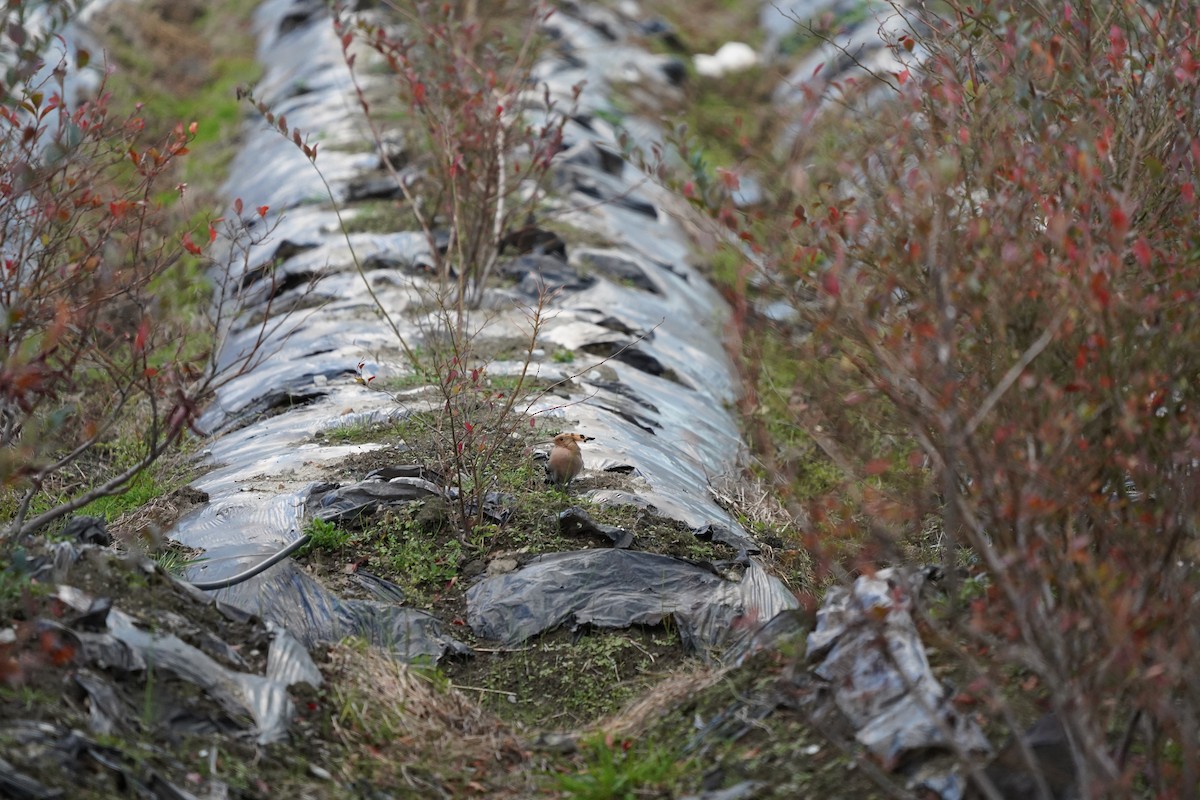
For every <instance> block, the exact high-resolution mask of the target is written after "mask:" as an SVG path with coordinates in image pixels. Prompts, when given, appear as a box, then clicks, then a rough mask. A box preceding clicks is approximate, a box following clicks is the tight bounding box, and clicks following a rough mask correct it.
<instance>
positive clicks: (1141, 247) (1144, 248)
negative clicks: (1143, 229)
mask: <svg viewBox="0 0 1200 800" xmlns="http://www.w3.org/2000/svg"><path fill="white" fill-rule="evenodd" d="M1133 254H1134V256H1135V257H1137V261H1138V264H1140V265H1142V267H1143V268H1144V267H1148V266H1150V259H1151V258H1152V257H1153V255H1154V254H1153V253H1152V252H1151V250H1150V244H1149V242H1147V241H1146V237H1145V236H1139V237H1138V240H1137V241H1136V242H1134V243H1133Z"/></svg>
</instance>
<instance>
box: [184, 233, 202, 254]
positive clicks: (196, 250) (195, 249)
mask: <svg viewBox="0 0 1200 800" xmlns="http://www.w3.org/2000/svg"><path fill="white" fill-rule="evenodd" d="M183 249H185V250H187V251H188V252H189V253H191V254H192V255H194V256H198V255H200V253H201V252H202V251H201V250H200V247H199V246H198V245H197V244H196V243H195V242H193V241H192V234H190V233H185V234H184V235H183Z"/></svg>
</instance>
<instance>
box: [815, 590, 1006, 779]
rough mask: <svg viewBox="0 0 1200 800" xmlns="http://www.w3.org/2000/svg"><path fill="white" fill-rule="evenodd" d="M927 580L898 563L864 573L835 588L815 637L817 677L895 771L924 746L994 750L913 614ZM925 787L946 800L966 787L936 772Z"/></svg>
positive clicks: (857, 732)
mask: <svg viewBox="0 0 1200 800" xmlns="http://www.w3.org/2000/svg"><path fill="white" fill-rule="evenodd" d="M923 581H924V574H923V573H922V572H920V571H919V570H912V569H903V568H893V569H884V570H880V571H879V572H876V573H875V574H874V575H864V576H862V577H860V578H858V579H857V580H856V581H855V582H854V584H853V586H852V587H850V588H847V587H844V586H835V587H833V588H832V589H830V590H829V592H828V593H827V594H826V596H825V600H824V602H823V603H822V604H821V608H820V610H818V611H817V626H816V628H815V629H814V630H813V632H812V633H810V634H809V636H808V659H809V661H810V662H816V666H815V667H814V668H813V670H812V672H813V674H814V675H816V676H817V677H819V678H821V679H823V680H825V681H827V682H828V685H829V686H830V688H831V690H832V692H833V698H834V702H835V703H836V705H837V707H838V709H839V710H840V711H841V712H842V714H844V715H845V717H846V719H847V720H848V721H849V722H850V724H851V725H852V726H853V727H854V729H855V738H856V739H857V740H858V741H859V742H860V743H861V744H862V745H863V746H865V747H866V748H867V749H868V750H869V751H871V752H872V753H874V754H875V755H876V756H878V757H879V758H880V759H881V760H882V762H883V763H884V765H885V766H888V767H892V768H894V767H896V766H898V765H899V764H900V763H901V762H903V761H904V759H905V757H906V755H908V754H910V753H914V752H918V751H931V750H948V751H951V752H956V753H972V754H980V753H989V752H991V745H990V744H989V743H988V741H987V739H986V738H985V737H984V735H983V732H982V731H981V730H980V729H979V727H978V726H977V725H976V724H975V722H974V720H972V719H970V718H968V717H964V716H962V715H960V714H959V713H958V712H957V711H956V710H955V709H954V707H953V705H951V703H950V698H949V697H948V693H947V692H946V690H945V688H944V687H943V686H942V685H941V683H939V682H938V680H937V679H936V678H935V677H934V676H933V672H932V671H931V670H930V668H929V659H928V658H927V656H926V655H925V649H924V647H923V646H922V644H921V638H920V634H919V633H918V632H917V627H916V624H915V623H914V622H913V618H912V615H911V613H910V610H911V609H912V607H913V604H914V603H915V602H916V599H917V594H918V592H919V590H920V586H921V584H922V583H923ZM934 783H937V784H938V785H937V786H936V787H935V786H934V785H932V784H934ZM925 785H926V786H930V788H937V790H938V791H940V792H945V793H943V794H941V796H942V797H943V798H945V800H952V798H957V797H959V796H961V792H962V789H963V788H964V785H963V782H962V781H961V780H957V781H954V780H950V781H941V782H940V783H939V782H937V781H935V780H934V779H933V778H932V777H930V778H929V779H928V780H927V781H926V782H925Z"/></svg>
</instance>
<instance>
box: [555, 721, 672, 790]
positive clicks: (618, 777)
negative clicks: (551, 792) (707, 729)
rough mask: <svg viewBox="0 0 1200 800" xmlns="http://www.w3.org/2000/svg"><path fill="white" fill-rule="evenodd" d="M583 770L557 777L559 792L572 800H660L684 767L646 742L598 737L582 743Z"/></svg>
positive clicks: (670, 753)
mask: <svg viewBox="0 0 1200 800" xmlns="http://www.w3.org/2000/svg"><path fill="white" fill-rule="evenodd" d="M582 751H583V761H584V766H583V769H582V770H581V771H580V772H578V773H576V774H574V775H559V776H557V777H556V778H555V783H556V784H557V788H558V789H559V791H561V792H564V793H565V795H566V797H569V798H572V799H573V800H634V798H637V797H645V796H662V792H663V791H664V790H666V789H669V788H670V784H671V782H672V781H673V780H674V779H675V778H678V777H679V776H680V775H682V773H683V772H684V765H683V764H682V763H681V762H679V761H677V760H676V759H675V755H674V754H673V753H672V752H670V751H669V750H666V749H662V748H658V747H655V746H653V745H651V744H648V743H646V742H637V741H629V740H625V741H610V740H607V739H606V738H605V737H604V736H602V735H597V736H595V737H593V738H591V739H588V740H586V741H585V742H584V743H583V747H582Z"/></svg>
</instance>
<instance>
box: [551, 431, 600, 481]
mask: <svg viewBox="0 0 1200 800" xmlns="http://www.w3.org/2000/svg"><path fill="white" fill-rule="evenodd" d="M593 438H594V437H591V436H584V435H583V434H581V433H560V434H559V435H558V436H555V437H554V449H553V450H551V451H550V480H552V481H554V483H555V484H557V485H559V486H563V487H566V486H569V485H570V483H571V481H572V480H574V478H575V476H576V475H578V474H579V473H580V472H581V471H582V470H583V454H582V453H580V452H579V445H578V444H577V443H578V442H590V441H592V439H593Z"/></svg>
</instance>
